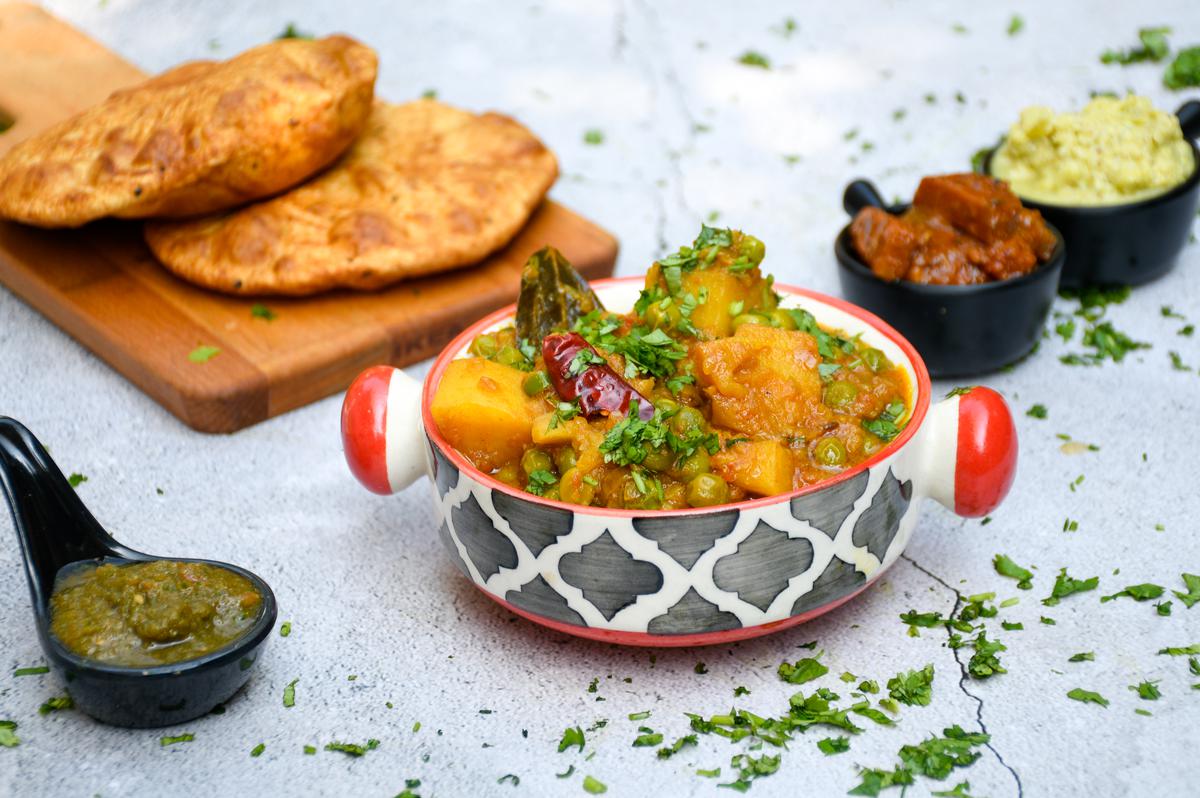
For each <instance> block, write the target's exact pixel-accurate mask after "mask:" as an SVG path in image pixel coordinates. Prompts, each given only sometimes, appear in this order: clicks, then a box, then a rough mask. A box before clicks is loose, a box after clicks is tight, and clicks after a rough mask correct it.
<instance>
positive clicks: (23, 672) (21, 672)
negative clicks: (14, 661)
mask: <svg viewBox="0 0 1200 798" xmlns="http://www.w3.org/2000/svg"><path fill="white" fill-rule="evenodd" d="M49 672H50V668H49V666H47V665H34V666H32V667H29V668H17V669H16V670H15V671H13V676H40V675H41V674H43V673H49Z"/></svg>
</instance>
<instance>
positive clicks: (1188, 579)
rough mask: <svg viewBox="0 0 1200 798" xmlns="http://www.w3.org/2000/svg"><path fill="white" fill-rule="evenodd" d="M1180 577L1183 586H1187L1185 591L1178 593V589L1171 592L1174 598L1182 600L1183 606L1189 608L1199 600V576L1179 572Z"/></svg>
mask: <svg viewBox="0 0 1200 798" xmlns="http://www.w3.org/2000/svg"><path fill="white" fill-rule="evenodd" d="M1180 577H1181V578H1182V579H1183V584H1184V586H1185V587H1187V592H1186V593H1180V592H1179V591H1178V590H1172V591H1171V592H1172V593H1174V594H1175V598H1177V599H1179V600H1180V601H1182V602H1183V606H1185V607H1187V608H1188V609H1189V610H1190V609H1191V608H1192V605H1193V604H1195V603H1196V602H1198V601H1200V576H1197V575H1196V574H1180ZM1168 603H1170V602H1168Z"/></svg>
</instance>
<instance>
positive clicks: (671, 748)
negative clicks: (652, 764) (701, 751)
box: [657, 734, 697, 759]
mask: <svg viewBox="0 0 1200 798" xmlns="http://www.w3.org/2000/svg"><path fill="white" fill-rule="evenodd" d="M696 744H697V740H696V735H694V734H685V735H684V736H682V737H680V738H678V739H677V740H675V742H673V743H671V744H670V745H668V746H665V747H663V748H660V749H658V754H657V756H658V758H659V759H670V758H671V757H673V756H675V754H678V753H679V752H680V751H682V750H683V749H684V747H685V746H688V745H696Z"/></svg>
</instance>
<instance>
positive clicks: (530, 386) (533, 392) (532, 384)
mask: <svg viewBox="0 0 1200 798" xmlns="http://www.w3.org/2000/svg"><path fill="white" fill-rule="evenodd" d="M521 387H522V388H524V389H525V395H526V396H537V395H538V394H539V393H541V392H542V391H544V390H546V389H547V388H549V387H550V377H548V376H547V375H546V372H544V371H535V372H533V373H532V374H530V375H529V376H528V377H526V378H525V381H524V382H523V383H521Z"/></svg>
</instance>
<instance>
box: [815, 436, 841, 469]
mask: <svg viewBox="0 0 1200 798" xmlns="http://www.w3.org/2000/svg"><path fill="white" fill-rule="evenodd" d="M813 453H814V455H815V456H816V458H817V462H818V463H819V464H821V465H823V466H840V465H843V464H844V463H845V462H846V444H844V443H842V442H841V440H839V439H837V438H832V437H831V438H822V439H821V440H819V441H817V447H816V449H815V450H814V452H813Z"/></svg>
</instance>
